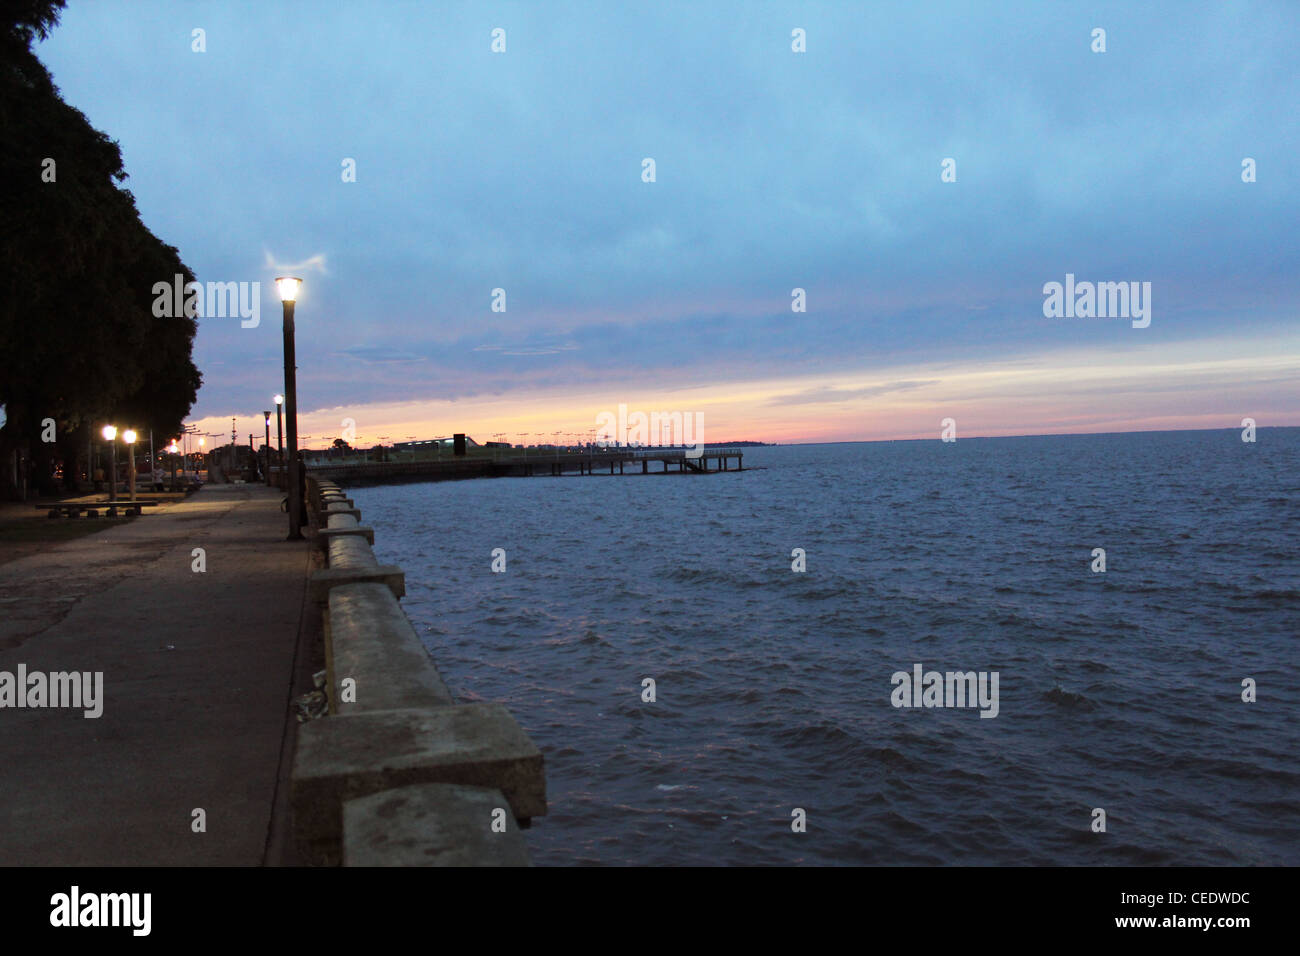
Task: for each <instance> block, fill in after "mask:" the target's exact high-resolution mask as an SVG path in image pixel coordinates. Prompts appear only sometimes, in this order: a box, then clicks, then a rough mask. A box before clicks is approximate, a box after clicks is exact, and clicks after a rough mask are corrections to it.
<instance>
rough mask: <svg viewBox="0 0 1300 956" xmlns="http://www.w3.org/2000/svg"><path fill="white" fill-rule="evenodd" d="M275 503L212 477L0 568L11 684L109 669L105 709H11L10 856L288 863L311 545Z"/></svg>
mask: <svg viewBox="0 0 1300 956" xmlns="http://www.w3.org/2000/svg"><path fill="white" fill-rule="evenodd" d="M279 501H280V493H279V492H277V491H272V490H271V489H268V488H265V487H260V486H244V485H209V486H206V487H205V488H203V489H202V490H201V491H199V492H198V493H197V494H195V495H194V496H193V497H191V498H189V499H187V500H186V501H184V502H181V503H178V504H173V505H167V506H164V507H160V508H159V509H157V511H156V512H154V513H150V514H146V515H145V516H144V517H141V518H137V519H136V520H134V521H133V522H131V523H129V524H126V525H122V526H120V527H115V528H111V529H107V530H105V531H103V532H100V533H97V534H92V535H88V536H86V537H83V538H78V539H75V540H71V541H67V542H63V543H60V544H57V545H52V546H51V547H50V548H49V549H48V550H46V551H43V552H42V553H40V554H35V555H30V556H27V557H23V558H20V559H18V560H15V561H11V562H9V563H7V564H3V565H0V680H3V672H6V671H7V672H9V673H10V674H16V673H17V670H18V665H19V664H20V663H21V664H24V665H26V668H27V671H28V673H29V674H30V673H32V672H35V671H41V672H46V673H48V672H51V671H92V672H93V671H102V672H103V698H104V703H103V715H102V716H101V717H99V718H97V719H86V718H85V717H83V712H82V711H81V710H72V709H50V708H47V709H28V708H24V709H14V708H12V707H0V774H2V775H3V776H2V778H0V779H3V786H0V865H3V866H12V865H22V864H66V865H115V864H130V865H154V864H157V865H195V864H198V865H204V864H221V865H257V864H261V863H263V862H268V861H269V862H280V860H279V859H278V858H277V856H278V852H279V851H278V850H275V849H268V848H272V847H273V845H274V844H278V843H279V842H280V839H281V836H282V834H279V833H278V831H279V830H280V828H281V827H282V826H283V819H282V814H281V813H280V812H278V811H277V809H276V807H277V794H276V791H277V781H278V780H279V779H280V777H281V773H282V769H283V768H282V766H281V754H282V750H283V749H284V747H283V744H284V743H285V740H286V734H289V735H290V736H289V738H288V739H289V741H290V742H291V741H292V736H291V735H292V734H293V732H294V728H296V722H295V721H294V720H293V717H292V716H291V715H290V714H289V706H290V704H289V700H290V697H291V695H292V694H293V693H298V692H301V690H302V689H303V688H301V686H294V678H295V649H296V647H297V643H298V633H299V628H300V626H301V625H302V622H303V614H304V592H305V589H306V579H307V573H308V566H309V561H310V550H309V545H308V543H307V542H292V543H290V542H286V541H285V540H284V537H285V534H286V533H287V531H288V521H287V518H286V516H285V515H284V514H282V513H281V512H280V508H279ZM42 520H50V519H42ZM63 520H73V519H63ZM75 520H87V519H75ZM194 548H203V549H204V550H205V551H206V560H207V570H206V571H205V572H204V573H201V574H200V573H195V572H194V571H193V570H192V569H191V565H192V562H193V560H194V559H193V557H191V552H192V550H193V549H194ZM299 680H300V678H299ZM282 798H283V796H282V795H281V798H280V799H282ZM196 808H202V809H203V810H204V811H205V812H206V825H207V832H205V833H196V832H194V831H193V829H192V826H191V824H192V820H193V819H194V817H193V811H194V810H195V809H196ZM273 821H274V822H275V827H274V829H275V830H276V831H277V835H276V837H275V839H274V840H273V839H272V829H273V826H272V825H273Z"/></svg>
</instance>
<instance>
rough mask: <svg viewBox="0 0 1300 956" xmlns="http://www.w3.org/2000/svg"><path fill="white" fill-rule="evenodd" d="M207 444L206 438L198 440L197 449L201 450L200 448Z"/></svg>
mask: <svg viewBox="0 0 1300 956" xmlns="http://www.w3.org/2000/svg"><path fill="white" fill-rule="evenodd" d="M207 443H208V440H207V439H206V438H200V439H199V447H200V448H202V447H203V446H204V445H206V444H207Z"/></svg>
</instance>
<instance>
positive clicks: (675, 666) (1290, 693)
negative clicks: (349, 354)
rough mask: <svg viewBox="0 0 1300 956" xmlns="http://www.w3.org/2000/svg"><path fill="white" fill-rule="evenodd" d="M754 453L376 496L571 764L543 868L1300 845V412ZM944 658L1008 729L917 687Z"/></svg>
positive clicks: (1296, 854)
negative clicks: (1279, 422)
mask: <svg viewBox="0 0 1300 956" xmlns="http://www.w3.org/2000/svg"><path fill="white" fill-rule="evenodd" d="M745 465H746V470H745V471H743V472H739V473H724V474H714V475H707V476H703V475H676V474H672V475H664V476H660V475H651V476H649V477H645V476H641V475H635V476H634V475H627V476H623V477H617V476H615V477H608V476H586V477H579V476H567V477H563V478H551V477H545V478H543V477H535V478H502V479H479V480H472V481H460V482H442V483H437V484H408V485H393V486H385V487H370V488H354V489H352V494H353V497H354V498H355V499H356V500H357V504H358V506H359V507H360V508H361V509H362V511H363V514H364V516H365V520H366V523H367V524H371V525H373V526H374V527H375V532H376V552H377V553H378V554H379V555H380V557H381V560H384V561H386V562H392V563H395V564H400V565H401V566H402V567H403V568H404V569H405V570H406V581H407V590H408V596H407V597H406V599H405V600H404V602H403V603H404V605H405V607H406V610H407V613H408V614H409V615H410V617H411V619H412V621H413V622H414V624H415V626H416V629H417V630H418V631H419V632H420V634H421V636H422V638H423V640H424V641H425V643H426V645H427V646H428V648H429V650H430V652H431V653H432V654H433V657H434V659H435V660H436V662H437V665H438V668H439V670H440V671H441V673H442V675H443V677H444V678H445V680H446V681H447V683H448V685H449V686H450V687H451V688H452V689H453V691H454V692H455V693H456V694H457V695H458V697H459V698H460V699H462V700H498V701H502V702H504V703H506V704H507V705H508V706H509V707H510V709H511V711H512V712H513V713H514V715H515V717H516V719H517V720H518V721H519V722H520V723H521V724H522V725H523V726H524V728H525V729H526V730H527V731H528V733H529V734H530V735H531V736H532V738H533V739H534V740H535V741H536V742H537V743H538V745H539V746H540V747H541V748H542V750H543V751H544V753H545V755H546V767H547V783H548V788H549V798H550V815H549V816H547V817H545V818H541V819H538V820H536V821H535V822H534V825H533V827H532V829H531V830H530V831H528V842H529V845H530V848H531V850H532V853H533V858H534V861H535V862H536V863H538V864H539V865H548V864H550V865H556V864H575V863H605V864H621V863H634V864H718V863H722V864H791V863H819V864H824V863H873V864H876V863H909V864H917V863H922V864H930V863H935V864H937V863H966V864H1100V863H1106V864H1121V865H1123V864H1172V863H1180V864H1255V863H1267V864H1279V863H1288V864H1297V863H1300V761H1298V760H1297V758H1298V757H1300V747H1298V746H1297V731H1296V718H1297V711H1298V710H1300V708H1298V707H1297V703H1296V700H1297V694H1298V691H1297V688H1300V667H1298V666H1297V656H1298V655H1297V640H1298V636H1300V545H1298V544H1297V542H1298V541H1300V518H1298V516H1297V497H1298V496H1297V490H1298V488H1300V429H1262V430H1261V431H1260V432H1259V440H1258V442H1257V443H1255V444H1246V443H1243V442H1242V441H1241V440H1240V434H1239V432H1238V431H1215V432H1171V433H1145V434H1134V435H1101V436H1081V437H1043V438H1009V439H961V440H960V441H958V442H956V443H955V444H944V443H942V442H939V441H937V440H935V441H927V442H887V443H872V444H842V445H804V446H783V447H779V448H754V449H749V450H748V451H747V453H746V455H745ZM1097 547H1101V548H1105V549H1106V561H1107V571H1106V573H1105V574H1095V573H1093V572H1092V571H1091V570H1090V564H1091V562H1092V557H1091V552H1092V549H1093V548H1097ZM493 548H504V549H506V554H507V571H506V573H505V574H494V573H492V572H491V570H490V563H491V551H492V549H493ZM794 548H803V549H805V550H806V552H807V571H806V572H805V573H802V574H799V573H794V572H792V571H791V551H792V549H794ZM916 663H921V664H923V665H925V667H926V669H927V670H928V669H931V668H933V669H936V670H942V671H947V670H961V671H967V670H977V671H997V672H998V673H999V675H1000V679H999V689H1000V712H999V714H998V716H997V717H996V718H994V719H981V718H980V717H979V714H978V712H977V711H976V710H973V709H964V710H963V709H938V708H934V709H912V710H906V709H898V708H895V707H893V706H891V703H890V696H891V692H892V690H893V685H892V684H891V675H892V674H893V673H894V672H895V671H899V670H907V671H910V670H911V669H912V666H913V665H914V664H916ZM647 677H650V678H653V679H654V680H655V682H656V690H657V698H658V699H657V701H656V702H654V703H643V702H642V700H641V693H642V680H643V678H647ZM1247 677H1249V678H1253V679H1254V680H1255V681H1256V682H1257V684H1258V688H1259V691H1258V693H1259V700H1258V702H1256V703H1253V704H1251V703H1243V702H1242V700H1241V681H1242V679H1243V678H1247ZM796 807H798V808H803V809H804V810H806V811H807V820H808V823H807V832H806V833H802V834H798V833H794V832H792V829H791V825H790V824H791V811H792V810H793V809H794V808H796ZM1094 807H1100V808H1103V809H1105V811H1106V813H1107V818H1108V819H1107V830H1108V832H1106V833H1105V834H1095V833H1092V832H1091V831H1090V823H1091V820H1092V816H1091V811H1092V809H1093V808H1094Z"/></svg>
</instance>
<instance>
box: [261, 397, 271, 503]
mask: <svg viewBox="0 0 1300 956" xmlns="http://www.w3.org/2000/svg"><path fill="white" fill-rule="evenodd" d="M262 417H263V418H264V419H266V441H264V442H262V457H263V458H264V459H265V460H266V487H268V488H270V487H271V413H270V412H269V411H268V412H262Z"/></svg>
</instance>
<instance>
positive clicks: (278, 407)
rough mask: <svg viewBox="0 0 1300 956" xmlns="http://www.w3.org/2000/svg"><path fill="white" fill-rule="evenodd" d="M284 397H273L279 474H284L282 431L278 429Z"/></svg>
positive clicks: (276, 460) (276, 457)
mask: <svg viewBox="0 0 1300 956" xmlns="http://www.w3.org/2000/svg"><path fill="white" fill-rule="evenodd" d="M283 409H284V396H283V395H277V396H275V462H276V464H277V465H279V466H280V474H281V475H283V474H284V431H283V430H282V429H281V427H280V419H281V418H282V417H283V416H282V412H283Z"/></svg>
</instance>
